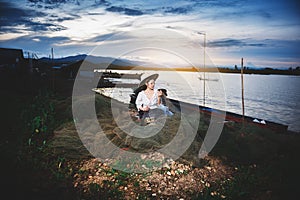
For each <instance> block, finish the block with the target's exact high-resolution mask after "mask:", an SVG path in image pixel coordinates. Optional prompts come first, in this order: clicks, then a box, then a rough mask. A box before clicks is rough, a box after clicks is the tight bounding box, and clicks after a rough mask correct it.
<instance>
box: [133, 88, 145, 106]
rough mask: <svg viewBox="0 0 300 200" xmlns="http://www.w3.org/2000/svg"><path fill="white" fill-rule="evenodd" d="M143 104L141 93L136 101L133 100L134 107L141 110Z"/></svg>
mask: <svg viewBox="0 0 300 200" xmlns="http://www.w3.org/2000/svg"><path fill="white" fill-rule="evenodd" d="M143 104H144V102H143V95H142V92H139V94H138V96H137V98H136V100H135V105H136V107H137V109H138V110H142V107H143V106H142V105H143Z"/></svg>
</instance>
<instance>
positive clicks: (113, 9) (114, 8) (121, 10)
mask: <svg viewBox="0 0 300 200" xmlns="http://www.w3.org/2000/svg"><path fill="white" fill-rule="evenodd" d="M106 10H107V11H110V12H117V13H122V14H125V15H130V16H139V15H143V12H142V11H141V10H137V9H131V8H126V7H120V6H111V7H109V8H106Z"/></svg>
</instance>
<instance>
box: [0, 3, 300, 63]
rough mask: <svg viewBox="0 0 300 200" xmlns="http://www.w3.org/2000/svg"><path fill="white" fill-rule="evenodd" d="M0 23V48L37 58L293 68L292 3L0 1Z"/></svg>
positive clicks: (297, 34) (298, 32) (299, 19)
mask: <svg viewBox="0 0 300 200" xmlns="http://www.w3.org/2000/svg"><path fill="white" fill-rule="evenodd" d="M0 24H1V25H0V47H4V48H18V49H23V51H24V52H25V53H26V52H30V53H34V54H36V55H37V56H38V57H39V58H41V57H49V55H51V48H53V49H54V57H56V58H60V57H65V56H73V55H78V54H90V55H91V54H99V55H101V56H111V57H120V58H126V59H132V60H137V61H143V62H149V63H157V64H160V65H166V66H184V65H189V64H195V65H201V64H203V62H206V63H207V65H214V66H234V65H240V59H241V58H244V61H245V65H246V66H248V67H272V68H289V67H297V66H300V48H299V47H300V3H298V2H297V0H274V1H260V0H232V1H231V0H177V1H175V0H152V1H150V0H127V1H126V0H118V1H117V0H10V1H9V0H0ZM204 43H205V48H204V49H203V47H204ZM204 51H205V52H206V54H205V61H204V55H203V52H204Z"/></svg>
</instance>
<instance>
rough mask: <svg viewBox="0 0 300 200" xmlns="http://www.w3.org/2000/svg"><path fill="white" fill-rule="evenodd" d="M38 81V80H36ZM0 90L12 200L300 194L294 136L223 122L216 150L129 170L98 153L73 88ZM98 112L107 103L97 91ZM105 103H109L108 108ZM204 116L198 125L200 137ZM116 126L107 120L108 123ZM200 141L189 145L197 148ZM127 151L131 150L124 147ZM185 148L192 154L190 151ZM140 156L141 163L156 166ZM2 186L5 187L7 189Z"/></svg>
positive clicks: (7, 189)
mask: <svg viewBox="0 0 300 200" xmlns="http://www.w3.org/2000/svg"><path fill="white" fill-rule="evenodd" d="M39 86H41V85H39ZM51 86H52V85H51V83H50V84H47V83H46V84H45V87H39V89H37V90H35V91H31V92H30V93H29V92H28V90H19V89H18V88H15V90H11V89H2V95H3V96H4V97H5V98H2V99H1V106H2V107H3V111H4V112H2V113H1V121H2V122H4V123H3V124H4V129H3V130H4V131H3V135H2V138H1V146H0V148H1V149H0V150H1V158H2V161H3V163H4V164H2V166H1V172H2V177H3V181H2V185H1V189H2V190H3V192H4V193H6V194H8V195H9V197H10V199H18V198H20V197H22V198H30V199H133V198H138V199H161V198H163V199H174V198H175V199H180V198H183V199H289V198H292V197H294V196H295V195H299V190H298V188H297V185H298V184H297V183H298V181H299V178H300V176H299V175H300V173H299V167H300V161H299V159H298V152H299V150H300V147H299V142H300V137H299V135H294V134H287V133H278V132H274V131H271V130H268V129H263V128H260V127H256V126H254V125H249V124H245V125H242V124H239V123H226V124H225V126H224V129H223V131H222V134H221V137H220V139H219V141H218V143H217V144H216V146H215V147H214V149H213V151H212V152H210V153H209V155H208V156H207V157H205V158H204V159H201V160H199V162H198V163H197V164H195V162H193V160H191V159H188V157H185V158H184V159H179V160H177V161H172V160H168V162H166V164H165V165H164V166H163V167H162V168H161V169H158V170H156V171H152V172H147V173H141V174H137V173H126V172H123V171H120V170H116V169H113V168H111V167H110V165H107V164H106V163H105V162H103V161H99V160H97V159H95V158H94V157H93V156H92V155H91V154H90V153H89V152H88V151H87V150H86V148H85V147H84V146H83V144H82V142H81V140H80V138H79V136H78V133H77V131H76V129H75V127H74V123H73V119H72V114H71V97H70V92H69V91H70V89H71V88H61V87H55V88H60V90H55V91H53V90H52V89H51V88H52V87H51ZM96 102H97V104H98V105H99V106H100V108H101V111H102V112H101V113H102V115H103V116H102V117H105V116H107V117H109V115H108V113H109V107H108V106H105V105H109V104H110V103H109V102H108V100H107V99H106V98H103V97H102V96H98V97H97V99H96ZM106 109H108V110H106ZM208 123H209V121H205V120H204V121H203V120H202V121H201V123H200V124H199V130H198V131H199V136H203V135H202V134H204V133H205V130H206V129H207V128H208ZM109 126H110V127H111V129H115V128H116V127H115V126H114V125H113V124H111V123H110V124H107V129H108V130H109ZM196 144H197V143H195V144H194V145H192V146H191V148H190V149H189V150H188V152H193V148H195V149H196V150H197V148H198V147H199V146H198V147H197V145H196ZM129 150H130V149H129ZM186 155H190V153H187V154H186ZM153 158H154V159H153V162H148V163H144V164H145V166H146V167H152V166H154V165H155V162H154V161H155V158H156V157H155V154H153ZM4 193H3V194H4Z"/></svg>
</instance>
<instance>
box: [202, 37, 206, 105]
mask: <svg viewBox="0 0 300 200" xmlns="http://www.w3.org/2000/svg"><path fill="white" fill-rule="evenodd" d="M203 35H204V41H203V69H204V72H203V105H204V106H205V70H206V69H205V46H206V33H204V34H203Z"/></svg>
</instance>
